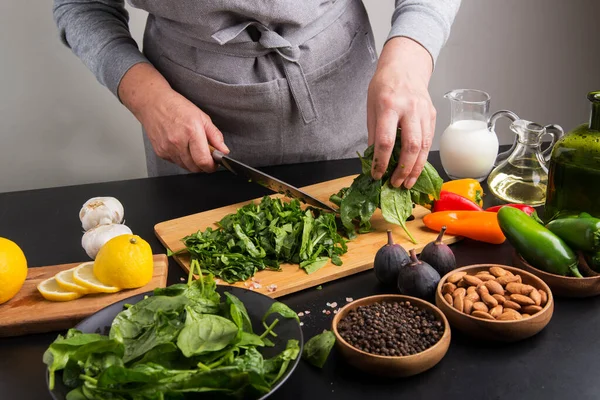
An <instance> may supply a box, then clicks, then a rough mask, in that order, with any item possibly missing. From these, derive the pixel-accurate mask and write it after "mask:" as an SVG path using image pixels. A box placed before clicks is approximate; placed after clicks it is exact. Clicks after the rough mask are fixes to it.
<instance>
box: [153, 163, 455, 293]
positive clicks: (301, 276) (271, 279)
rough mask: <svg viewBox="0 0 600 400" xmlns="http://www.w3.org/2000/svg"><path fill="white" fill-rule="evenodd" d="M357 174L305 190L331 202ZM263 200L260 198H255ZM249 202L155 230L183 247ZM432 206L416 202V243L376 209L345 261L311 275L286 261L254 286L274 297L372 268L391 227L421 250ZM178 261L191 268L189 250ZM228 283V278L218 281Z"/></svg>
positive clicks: (428, 235)
mask: <svg viewBox="0 0 600 400" xmlns="http://www.w3.org/2000/svg"><path fill="white" fill-rule="evenodd" d="M355 177H356V175H353V176H346V177H343V178H339V179H335V180H331V181H326V182H321V183H317V184H315V185H311V186H307V187H305V188H303V189H302V190H303V191H305V192H306V193H309V194H311V195H312V196H314V197H316V198H318V199H319V200H321V201H324V202H327V203H329V196H331V195H332V194H333V193H337V192H338V191H339V190H340V189H341V188H342V187H348V186H350V185H351V184H352V181H353V180H354V178H355ZM272 197H281V195H277V194H275V195H273V196H272ZM255 200H256V201H260V199H255ZM248 203H249V202H248V201H246V202H243V203H238V204H232V205H230V206H226V207H221V208H217V209H214V210H210V211H205V212H201V213H198V214H193V215H189V216H186V217H181V218H177V219H173V220H170V221H165V222H161V223H159V224H157V225H156V226H155V227H154V231H155V233H156V236H158V239H159V240H160V241H161V242H162V243H163V245H164V246H165V247H166V248H168V249H170V250H171V251H173V252H176V251H179V250H181V249H184V248H185V246H184V245H183V242H182V241H181V239H182V238H183V237H184V236H187V235H189V234H191V233H195V232H197V231H198V230H205V229H206V228H208V227H212V228H215V227H216V225H215V222H218V221H220V220H221V219H222V218H223V217H224V216H225V215H227V214H230V213H234V212H236V210H237V209H238V208H240V207H242V206H243V205H245V204H248ZM428 213H429V210H427V209H426V208H424V207H421V206H416V208H415V209H414V211H413V215H414V216H415V219H414V220H413V221H409V222H407V224H406V225H407V227H408V229H409V230H410V232H411V233H412V235H413V236H414V238H415V239H416V241H417V242H418V243H417V244H416V245H415V244H413V243H412V242H411V241H410V240H409V238H408V236H406V234H405V233H404V231H403V230H402V228H401V227H400V226H398V225H394V224H390V223H389V222H386V221H385V220H384V219H383V216H382V215H381V211H380V210H379V209H377V211H376V212H375V214H374V215H373V217H372V219H371V224H372V227H373V232H371V233H367V234H361V235H358V237H357V238H356V239H354V240H352V241H349V242H348V252H347V253H346V254H344V255H343V256H342V257H341V259H342V261H343V265H341V266H336V265H333V264H331V263H328V264H327V265H325V266H324V267H323V268H321V269H320V270H318V271H316V272H314V273H312V274H310V275H308V274H307V273H306V272H305V271H304V270H302V269H300V268H299V267H298V265H297V264H294V265H292V264H283V265H282V266H281V268H282V270H281V271H267V270H264V271H259V272H258V273H257V274H256V275H255V276H254V282H257V283H259V285H260V287H258V288H255V290H256V291H258V292H261V293H264V294H266V295H268V296H271V297H279V296H284V295H287V294H290V293H294V292H297V291H300V290H303V289H307V288H310V287H313V286H317V285H320V284H322V283H325V282H329V281H332V280H335V279H339V278H343V277H345V276H348V275H352V274H356V273H358V272H361V271H365V270H367V269H370V268H373V259H374V257H375V253H377V250H379V248H380V247H381V246H383V245H384V244H385V243H387V233H386V231H387V230H388V229H391V230H392V232H393V235H394V241H395V242H396V243H398V244H400V245H401V246H402V247H404V248H405V249H406V251H408V250H410V249H412V248H414V249H415V251H416V252H417V253H420V252H421V250H422V249H423V247H425V245H426V244H427V243H429V242H431V241H433V240H435V239H436V237H437V235H438V233H436V232H433V231H430V230H429V229H428V228H427V227H425V225H423V216H424V215H426V214H428ZM458 239H459V238H458V237H455V236H451V235H444V242H445V243H448V244H449V243H454V242H456V241H458ZM174 257H175V259H176V260H177V262H178V263H179V265H181V266H182V267H183V268H184V270H185V271H189V265H190V257H189V255H187V254H182V255H175V256H174ZM218 283H220V284H226V283H225V282H218ZM270 285H275V287H276V289H275V290H274V291H273V287H271V290H269V289H268V287H269V286H270ZM234 286H238V287H246V288H248V287H250V288H253V287H255V286H258V285H252V282H250V281H248V282H238V283H236V284H235V285H234Z"/></svg>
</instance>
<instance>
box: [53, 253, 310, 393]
mask: <svg viewBox="0 0 600 400" xmlns="http://www.w3.org/2000/svg"><path fill="white" fill-rule="evenodd" d="M194 272H198V274H199V276H200V278H199V279H198V280H195V281H193V280H192V276H193V273H194ZM225 297H226V298H225V300H224V301H221V296H220V295H219V293H217V292H216V285H215V281H214V277H213V275H211V274H208V275H206V276H203V275H202V273H201V271H200V268H199V265H198V261H197V260H194V261H192V268H191V270H190V275H189V278H188V284H177V285H172V286H169V287H167V288H164V289H156V290H155V291H154V296H150V297H147V298H145V299H144V300H142V301H140V302H138V303H136V304H134V305H132V306H130V307H128V308H127V309H126V310H124V311H122V312H120V313H119V314H118V315H117V317H116V318H115V319H114V321H113V323H112V325H111V329H110V334H109V335H108V336H103V335H99V334H95V333H82V332H80V331H78V330H75V329H71V330H69V331H68V332H67V334H66V336H64V337H63V336H61V335H59V336H58V338H57V339H56V340H55V341H54V342H53V343H52V344H51V345H50V347H49V348H48V349H47V350H46V352H45V353H44V357H43V361H44V363H45V364H46V365H47V366H48V370H49V374H50V379H49V387H50V389H53V388H54V385H55V379H56V378H55V373H56V372H57V371H62V372H63V373H62V379H63V382H64V384H65V385H66V386H67V387H69V388H71V391H70V392H69V394H68V395H67V400H96V399H98V400H99V399H119V400H155V399H156V400H158V399H182V398H183V395H184V393H187V392H213V393H219V394H221V395H231V396H232V397H236V398H240V397H250V398H255V397H259V396H261V395H263V394H265V393H268V392H269V391H270V390H271V388H272V386H273V385H274V384H275V383H276V382H277V381H278V380H279V379H280V378H281V377H282V376H283V374H284V373H285V372H286V371H287V369H288V366H289V364H290V363H291V362H292V361H293V360H295V359H296V358H297V357H298V356H299V352H300V346H299V343H298V341H297V340H293V339H290V340H288V342H287V345H286V348H285V349H284V350H283V351H282V352H281V353H280V354H278V355H276V356H275V357H272V358H269V359H265V358H264V357H263V356H262V354H261V353H260V351H259V349H260V348H262V347H266V346H273V343H272V342H271V341H270V340H269V339H268V338H267V336H269V335H271V336H276V335H277V334H276V333H275V332H274V328H275V326H276V325H277V323H278V322H279V319H277V318H275V319H274V320H273V321H272V322H271V324H270V325H267V318H268V317H269V316H270V315H272V314H278V315H279V316H282V317H284V318H293V319H296V320H298V316H297V315H296V313H295V312H294V311H293V310H291V309H290V308H289V307H287V306H286V305H284V304H283V303H274V304H273V305H272V307H271V308H270V309H269V311H268V312H267V313H266V314H265V316H264V318H263V323H264V325H265V327H266V330H265V331H264V332H263V333H262V334H260V335H259V334H257V333H254V332H253V330H252V324H251V321H250V317H249V316H248V312H247V310H246V307H245V306H244V304H243V303H242V302H241V301H240V300H239V299H238V298H237V297H235V296H234V295H233V294H231V293H229V292H225Z"/></svg>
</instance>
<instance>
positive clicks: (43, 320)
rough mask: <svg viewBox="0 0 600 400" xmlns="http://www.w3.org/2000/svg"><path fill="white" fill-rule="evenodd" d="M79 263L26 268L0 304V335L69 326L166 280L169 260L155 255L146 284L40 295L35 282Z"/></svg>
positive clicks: (49, 330) (161, 255)
mask: <svg viewBox="0 0 600 400" xmlns="http://www.w3.org/2000/svg"><path fill="white" fill-rule="evenodd" d="M79 264H80V263H73V264H62V265H52V266H49V267H34V268H29V270H28V272H27V279H26V280H25V284H23V287H22V288H21V290H20V291H19V293H17V295H16V296H15V297H13V298H12V299H10V300H9V301H8V302H6V303H4V304H1V305H0V337H7V336H19V335H26V334H30V333H41V332H53V331H59V330H65V329H69V328H72V327H73V326H75V325H76V324H77V323H78V322H79V321H81V320H82V319H84V318H86V317H88V316H90V315H92V314H94V313H95V312H97V311H98V310H100V309H102V308H104V307H106V306H109V305H111V304H113V303H116V302H117V301H121V300H123V299H126V298H128V297H131V296H135V295H136V294H140V293H144V292H148V291H151V290H153V289H155V288H158V287H165V286H166V284H167V273H168V267H169V263H168V260H167V256H166V255H165V254H157V255H154V274H153V276H152V280H151V281H150V283H148V284H147V285H146V286H144V287H141V288H138V289H128V290H123V291H120V292H117V293H98V294H88V295H86V296H83V297H80V298H78V299H76V300H71V301H65V302H60V301H59V302H55V301H48V300H46V299H44V298H43V297H42V295H41V294H40V292H38V290H37V285H38V284H39V283H40V282H42V281H43V280H46V279H48V278H52V277H53V276H54V275H56V274H57V273H58V272H60V271H63V270H66V269H70V268H74V267H76V266H77V265H79Z"/></svg>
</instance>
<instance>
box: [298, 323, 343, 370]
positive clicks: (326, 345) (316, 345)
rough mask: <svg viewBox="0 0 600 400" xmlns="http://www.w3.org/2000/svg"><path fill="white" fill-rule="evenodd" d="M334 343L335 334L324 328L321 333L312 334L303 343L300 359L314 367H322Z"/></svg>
mask: <svg viewBox="0 0 600 400" xmlns="http://www.w3.org/2000/svg"><path fill="white" fill-rule="evenodd" d="M334 344H335V335H334V334H333V332H331V331H328V330H325V331H323V333H320V334H318V335H316V336H313V337H312V338H310V339H309V340H308V342H306V343H305V344H304V350H303V351H302V359H304V360H306V361H308V362H309V363H310V364H312V365H314V366H315V367H319V368H323V365H325V361H327V357H329V352H330V351H331V349H332V348H333V345H334Z"/></svg>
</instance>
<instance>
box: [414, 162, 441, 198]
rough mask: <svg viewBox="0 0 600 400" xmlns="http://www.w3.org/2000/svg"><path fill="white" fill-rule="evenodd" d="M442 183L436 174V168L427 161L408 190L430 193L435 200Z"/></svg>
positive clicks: (438, 195) (438, 196)
mask: <svg viewBox="0 0 600 400" xmlns="http://www.w3.org/2000/svg"><path fill="white" fill-rule="evenodd" d="M442 184H443V180H442V178H440V176H439V175H438V173H437V171H436V169H435V168H434V167H433V165H431V164H430V163H429V162H427V163H425V166H424V167H423V172H421V175H419V178H418V179H417V181H416V182H415V184H414V186H413V187H412V188H411V189H410V190H411V191H415V192H420V193H422V194H425V195H431V196H432V197H433V198H434V199H435V200H439V198H440V191H441V190H442Z"/></svg>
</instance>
